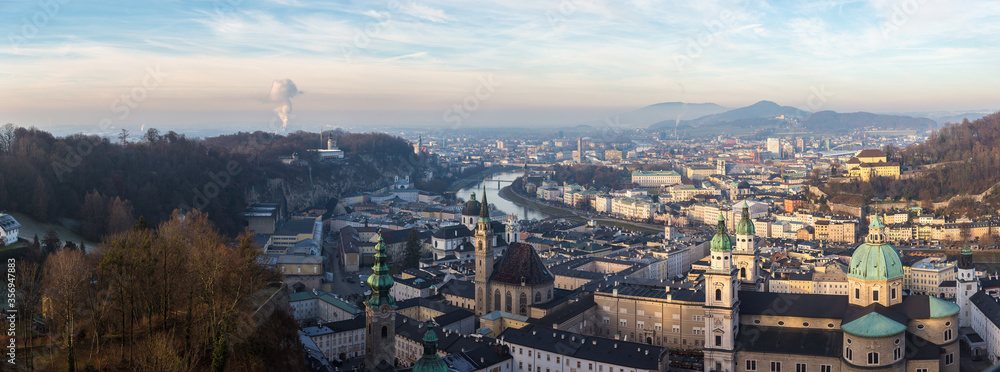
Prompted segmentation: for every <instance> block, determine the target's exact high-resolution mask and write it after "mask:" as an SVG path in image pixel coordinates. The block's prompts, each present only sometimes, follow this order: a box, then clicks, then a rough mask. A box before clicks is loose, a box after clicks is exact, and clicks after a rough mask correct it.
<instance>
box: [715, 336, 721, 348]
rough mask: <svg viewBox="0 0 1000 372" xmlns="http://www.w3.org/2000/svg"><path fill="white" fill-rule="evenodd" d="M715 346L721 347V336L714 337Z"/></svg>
mask: <svg viewBox="0 0 1000 372" xmlns="http://www.w3.org/2000/svg"><path fill="white" fill-rule="evenodd" d="M715 346H722V336H715Z"/></svg>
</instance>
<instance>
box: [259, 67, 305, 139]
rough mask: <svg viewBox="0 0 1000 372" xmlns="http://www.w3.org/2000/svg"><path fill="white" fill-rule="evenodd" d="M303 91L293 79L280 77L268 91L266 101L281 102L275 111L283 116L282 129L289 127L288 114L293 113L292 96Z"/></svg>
mask: <svg viewBox="0 0 1000 372" xmlns="http://www.w3.org/2000/svg"><path fill="white" fill-rule="evenodd" d="M302 93H303V92H302V91H301V90H299V88H298V87H296V86H295V83H293V82H292V80H291V79H279V80H275V81H274V83H271V91H270V92H268V93H267V97H266V101H267V102H273V103H278V104H279V105H278V107H276V108H275V109H274V112H276V113H277V114H278V117H280V118H281V130H282V131H285V130H287V129H288V115H289V114H291V113H292V98H293V97H295V96H297V95H299V94H302Z"/></svg>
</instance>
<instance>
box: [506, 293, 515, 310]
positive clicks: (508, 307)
mask: <svg viewBox="0 0 1000 372" xmlns="http://www.w3.org/2000/svg"><path fill="white" fill-rule="evenodd" d="M504 299H505V300H507V301H506V302H505V303H504V309H506V310H505V311H506V312H508V313H510V312H513V310H511V307H512V306H514V299H513V298H511V297H510V291H507V295H506V296H504Z"/></svg>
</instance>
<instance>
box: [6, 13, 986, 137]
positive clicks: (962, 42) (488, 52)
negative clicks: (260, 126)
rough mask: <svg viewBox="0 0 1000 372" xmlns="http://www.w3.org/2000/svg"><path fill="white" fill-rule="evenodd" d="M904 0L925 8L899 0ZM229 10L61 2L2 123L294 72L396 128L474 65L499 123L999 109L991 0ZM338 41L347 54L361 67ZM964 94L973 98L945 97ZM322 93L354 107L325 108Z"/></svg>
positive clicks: (319, 107) (159, 103)
mask: <svg viewBox="0 0 1000 372" xmlns="http://www.w3.org/2000/svg"><path fill="white" fill-rule="evenodd" d="M911 2H912V3H919V7H918V8H916V9H913V8H904V6H905V4H908V3H911ZM218 4H229V3H228V2H225V1H222V2H196V3H194V4H192V5H191V7H185V8H180V7H171V6H166V5H164V4H161V3H159V2H136V3H130V4H128V6H122V5H121V4H118V3H113V2H101V1H97V2H94V3H93V4H89V6H87V7H82V6H66V7H63V8H61V10H60V12H59V13H58V15H56V16H55V17H54V18H53V19H52V20H51V21H49V22H48V23H47V24H46V25H44V27H40V28H39V29H38V32H37V34H35V35H34V36H33V37H31V38H30V40H28V42H27V43H24V44H23V45H21V46H19V47H18V48H17V50H16V52H15V51H13V50H12V49H11V48H7V47H6V46H0V59H3V61H4V66H3V67H4V68H3V69H2V71H0V79H2V80H3V82H4V86H5V87H13V88H12V89H6V90H4V91H2V92H0V101H3V102H11V103H15V104H8V105H2V107H0V119H2V118H3V117H4V116H5V115H6V116H11V115H15V116H11V117H17V118H41V117H45V118H47V117H48V113H49V112H54V111H60V110H66V111H67V112H70V111H72V112H82V111H87V110H93V111H102V110H103V111H106V110H107V108H106V106H107V104H108V103H107V102H110V100H109V99H113V97H115V95H120V94H121V89H122V87H128V86H132V85H134V84H135V82H134V81H133V80H134V79H136V78H135V77H134V76H132V75H131V74H130V73H129V71H130V69H132V70H136V71H141V70H142V69H143V68H144V66H145V65H147V64H150V63H159V64H161V65H162V66H164V68H165V69H169V70H171V71H173V72H174V74H173V75H172V78H171V80H169V81H165V82H164V84H163V86H162V87H161V88H158V89H157V95H158V97H151V98H150V99H149V100H147V101H146V103H144V108H146V109H154V108H162V109H163V110H164V112H168V113H170V115H182V114H183V113H182V112H181V111H183V110H189V111H198V110H217V111H221V112H229V113H231V114H232V115H234V117H241V116H239V115H251V114H246V113H253V112H257V111H254V110H259V112H260V113H263V114H265V115H266V114H268V113H269V112H270V111H269V109H268V108H266V107H256V106H254V105H253V104H247V103H241V102H243V101H241V100H240V99H238V98H237V97H242V96H243V95H244V92H246V91H251V90H257V91H259V90H261V89H266V88H267V86H268V84H270V82H271V81H272V80H274V79H277V78H285V77H288V78H290V79H292V80H294V81H295V82H296V83H299V84H302V85H303V86H309V87H310V89H309V91H310V94H309V95H306V96H303V97H297V98H296V99H297V101H296V112H297V115H301V116H302V117H308V116H309V115H310V112H327V111H329V110H334V111H336V112H345V113H346V112H351V113H353V114H352V115H356V117H361V116H363V114H362V113H361V112H362V111H363V112H368V114H369V115H371V117H372V119H371V120H373V121H382V122H396V121H397V120H398V119H399V118H400V117H403V118H405V117H407V116H405V115H401V116H392V114H389V113H386V111H385V110H380V109H379V108H380V107H381V105H384V104H385V102H386V101H385V97H386V95H389V96H391V97H392V100H394V101H393V105H394V106H393V107H405V108H406V109H408V110H419V109H420V108H424V109H426V110H427V111H428V112H431V113H434V112H437V113H438V114H439V113H440V110H439V109H440V108H441V107H445V106H447V105H448V104H450V102H454V100H455V99H456V97H458V98H460V97H462V96H463V95H464V94H468V93H467V91H468V89H470V88H469V86H470V85H471V84H475V81H476V80H475V79H476V77H477V76H478V75H479V74H482V73H492V74H494V75H495V76H498V77H501V78H502V79H503V81H504V89H503V91H498V92H497V94H496V95H495V96H494V97H493V98H491V100H490V105H491V106H490V107H484V108H483V110H482V113H483V115H482V117H501V116H502V115H499V114H496V115H492V116H491V114H490V110H494V109H496V110H501V109H502V110H524V109H525V108H533V109H534V108H542V107H550V108H553V110H555V111H554V112H560V113H565V114H566V115H571V114H570V113H569V112H568V110H569V108H573V107H576V108H584V107H587V108H592V107H637V106H642V105H646V104H651V103H656V102H660V101H677V100H686V101H697V102H716V103H719V104H723V105H728V106H739V105H742V104H749V103H753V102H754V101H757V100H760V99H771V100H776V101H783V100H784V102H782V103H785V104H791V105H795V104H797V101H801V100H802V99H803V97H804V94H807V92H808V88H809V87H810V86H813V85H816V84H825V85H826V86H828V87H830V89H833V90H836V91H837V99H836V100H834V101H831V102H829V103H828V106H827V107H828V108H831V109H842V110H857V109H869V110H870V109H874V108H877V107H879V105H886V106H887V108H886V109H887V110H888V109H892V110H903V109H905V107H901V106H912V107H924V106H927V105H936V106H935V107H937V106H941V108H942V109H946V108H949V107H958V106H961V105H968V106H972V107H975V106H982V105H986V104H987V103H991V102H996V101H1000V96H998V94H997V93H995V92H992V91H991V90H989V89H987V88H980V87H992V86H996V85H997V84H1000V75H998V74H994V73H992V72H993V71H995V67H992V66H996V65H998V64H1000V47H997V46H995V40H998V39H1000V23H997V22H995V19H997V18H998V17H1000V2H996V1H992V0H970V1H967V2H962V3H961V4H959V3H957V2H948V1H942V0H925V1H906V0H871V1H868V0H821V1H815V2H812V1H810V2H784V1H753V2H748V1H738V0H712V1H696V2H689V1H680V0H633V1H613V0H586V1H580V0H549V1H538V0H510V1H504V2H468V1H464V0H424V1H419V2H415V1H412V0H399V1H398V2H397V1H384V2H348V1H334V2H329V1H319V0H269V1H260V2H251V1H242V2H232V6H225V7H221V8H220V7H217V6H216V5H218ZM37 10H38V9H37V8H36V7H35V5H34V3H32V2H13V3H10V5H9V6H8V5H7V4H5V7H4V8H3V9H0V34H3V35H8V34H14V35H19V34H20V33H21V32H22V31H21V30H22V27H23V24H22V23H23V22H24V21H23V19H25V18H27V19H30V18H31V15H32V14H33V13H34V12H36V11H37ZM109 19H110V20H115V21H108V20H109ZM887 25H889V26H891V27H892V29H891V30H889V32H886V27H887ZM345 49H349V50H350V52H351V53H354V54H353V55H352V57H351V63H347V62H345V58H344V54H345ZM695 52H696V54H697V58H695V59H694V63H693V64H692V65H691V66H690V68H686V69H684V70H683V71H678V69H677V68H676V66H675V65H674V62H673V58H674V57H675V56H676V55H687V54H688V53H695ZM140 77H141V76H140ZM206 82H208V83H207V84H206ZM261 85H263V86H261ZM679 86H684V87H685V88H684V89H680V88H679ZM207 87H211V88H207ZM956 87H964V88H963V89H965V90H964V91H962V92H961V94H958V93H955V94H946V95H942V94H941V92H943V91H947V92H956V91H957V89H956ZM803 92H806V93H803ZM920 92H925V93H923V94H918V93H920ZM81 97H83V98H81ZM108 97H111V98H108ZM331 97H335V98H336V100H331V99H330V98H331ZM900 97H906V100H901V99H900ZM330 101H336V102H343V103H344V106H342V107H332V108H331V107H330V106H329V105H328V104H327V102H330ZM193 102H196V103H193ZM991 105H995V104H991ZM192 107H197V108H198V109H197V110H193V109H190V108H192ZM338 110H339V111H338ZM366 110H367V111H366ZM190 115H193V114H190ZM219 115H220V116H223V115H224V114H221V113H220V114H219ZM317 115H318V114H317ZM193 116H195V117H200V116H199V115H193ZM552 116H556V115H549V116H546V117H552ZM67 117H72V115H67ZM136 117H140V116H139V115H138V114H137V115H136ZM540 117H541V116H540ZM428 118H429V119H428V120H435V118H434V115H430V116H428ZM11 120H12V119H11ZM192 120H194V119H192Z"/></svg>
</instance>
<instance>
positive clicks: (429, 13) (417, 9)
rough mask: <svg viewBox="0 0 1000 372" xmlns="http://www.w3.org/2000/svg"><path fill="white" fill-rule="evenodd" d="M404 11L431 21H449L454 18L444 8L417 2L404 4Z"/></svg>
mask: <svg viewBox="0 0 1000 372" xmlns="http://www.w3.org/2000/svg"><path fill="white" fill-rule="evenodd" d="M403 13H405V14H408V15H411V16H413V17H417V18H419V19H422V20H425V21H431V22H448V21H452V20H454V18H453V17H451V16H449V15H447V14H445V12H444V10H441V9H435V8H431V7H429V6H427V5H424V4H420V3H416V2H413V3H409V4H406V5H404V6H403Z"/></svg>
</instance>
